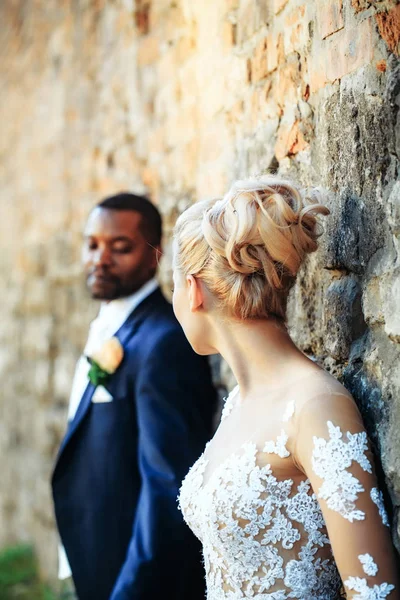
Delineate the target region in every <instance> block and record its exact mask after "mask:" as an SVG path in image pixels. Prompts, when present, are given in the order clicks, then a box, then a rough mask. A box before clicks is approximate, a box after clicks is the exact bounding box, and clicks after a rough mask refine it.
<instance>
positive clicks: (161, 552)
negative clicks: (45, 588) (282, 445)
mask: <svg viewBox="0 0 400 600" xmlns="http://www.w3.org/2000/svg"><path fill="white" fill-rule="evenodd" d="M160 244H161V217H160V214H159V212H158V210H157V209H156V208H155V207H154V205H153V204H151V202H150V201H149V200H147V198H145V197H142V196H136V195H134V194H127V193H126V194H125V193H124V194H118V195H116V196H112V197H110V198H107V199H106V200H104V201H103V202H101V203H100V204H98V205H97V207H96V208H94V210H92V212H91V213H90V215H89V219H88V222H87V225H86V229H85V241H84V249H83V262H84V268H85V271H86V277H87V286H88V289H89V291H90V294H91V296H92V298H94V299H96V300H100V301H101V302H102V304H101V308H100V313H99V316H98V317H97V319H95V320H94V321H93V323H92V324H91V327H90V332H89V337H88V340H87V343H86V347H85V350H84V355H83V356H82V357H81V358H80V360H79V362H78V365H77V368H76V372H75V377H74V381H73V385H72V391H71V398H70V408H69V424H68V429H67V433H66V435H65V438H64V440H63V442H62V444H61V447H60V450H59V454H58V457H57V462H56V466H55V469H54V473H53V478H52V486H53V497H54V506H55V514H56V520H57V525H58V529H59V532H60V537H61V540H62V547H61V548H60V550H61V552H60V577H61V578H66V577H68V576H71V573H72V577H73V581H74V585H75V588H76V592H77V595H78V598H79V600H155V599H156V598H160V599H161V598H162V600H199V599H200V598H204V593H205V592H204V576H203V565H202V562H201V554H200V546H199V544H198V541H197V540H196V539H195V538H194V536H193V534H192V533H191V532H190V530H189V528H188V527H187V526H186V525H185V524H184V522H183V521H182V517H181V515H180V512H179V510H178V508H177V501H176V498H177V494H178V490H179V487H180V484H181V481H182V479H183V477H184V476H185V475H186V473H187V471H188V469H189V467H190V466H191V465H192V464H193V463H194V462H195V460H196V459H197V458H198V456H199V455H200V454H201V452H202V451H203V448H204V445H205V443H206V442H207V440H208V439H209V437H210V436H211V429H212V417H213V413H214V410H215V406H216V393H215V390H214V388H213V385H212V383H211V377H210V371H209V367H208V363H207V362H206V360H205V359H204V358H202V357H200V356H198V355H196V354H195V353H194V352H193V350H192V349H191V347H190V345H189V343H188V342H187V341H186V338H185V336H184V334H183V331H182V330H181V328H180V326H179V324H178V322H177V321H176V320H175V317H174V315H173V312H172V308H171V306H170V304H169V303H168V302H167V301H166V300H165V299H164V297H163V295H162V294H161V291H160V289H159V287H158V284H157V282H156V280H155V274H156V270H157V264H158V259H159V256H160V252H161V247H160ZM114 336H115V338H117V339H115V338H114ZM111 338H114V339H113V340H112V341H111V342H110V339H111ZM87 357H89V358H90V357H91V358H92V360H95V362H96V363H97V366H95V367H94V368H90V367H91V364H90V363H89V361H88V360H87ZM92 364H93V363H92ZM101 367H102V368H101ZM89 371H90V372H89ZM96 377H97V379H96Z"/></svg>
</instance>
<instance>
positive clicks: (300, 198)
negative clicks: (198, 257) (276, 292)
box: [203, 176, 329, 289]
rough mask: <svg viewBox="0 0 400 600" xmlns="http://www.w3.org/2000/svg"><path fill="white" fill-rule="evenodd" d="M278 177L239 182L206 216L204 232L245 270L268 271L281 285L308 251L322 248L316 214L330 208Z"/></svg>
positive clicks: (236, 267) (246, 272) (249, 272)
mask: <svg viewBox="0 0 400 600" xmlns="http://www.w3.org/2000/svg"><path fill="white" fill-rule="evenodd" d="M315 195H316V194H315V191H314V193H313V196H308V197H307V196H305V195H303V194H302V193H301V191H300V190H299V188H298V187H296V186H295V185H294V184H292V183H290V182H288V181H285V180H283V179H278V178H277V177H271V176H270V177H262V178H259V179H250V180H245V181H237V182H236V183H235V184H234V185H233V186H232V187H231V189H230V190H229V192H228V193H227V194H226V195H225V196H224V198H223V199H222V200H221V201H218V202H216V203H215V204H214V205H213V206H212V207H211V208H210V209H209V210H208V211H207V212H206V213H205V215H204V219H203V233H204V236H205V238H206V240H207V242H208V243H209V245H210V246H211V248H212V249H213V250H214V251H215V252H218V254H220V255H221V256H225V258H226V260H227V261H228V264H229V266H230V268H231V269H233V270H234V271H236V272H237V273H241V274H243V275H253V274H260V275H264V276H265V278H266V280H267V282H268V283H269V285H272V286H274V287H275V288H277V289H281V288H282V286H284V284H285V281H284V279H285V275H287V276H289V277H290V276H291V277H295V275H296V273H297V271H298V269H299V267H300V265H301V263H302V261H303V260H304V257H305V255H306V254H308V253H310V252H314V251H315V250H316V249H317V238H318V236H319V232H318V231H317V221H316V215H317V214H329V210H328V209H327V208H326V207H325V206H323V205H322V204H320V203H317V202H316V199H315Z"/></svg>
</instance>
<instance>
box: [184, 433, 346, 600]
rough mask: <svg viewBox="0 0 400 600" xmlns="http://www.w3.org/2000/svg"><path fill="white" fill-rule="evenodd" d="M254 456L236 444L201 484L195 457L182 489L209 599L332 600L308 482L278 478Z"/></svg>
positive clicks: (332, 575) (333, 581) (334, 581)
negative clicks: (236, 448)
mask: <svg viewBox="0 0 400 600" xmlns="http://www.w3.org/2000/svg"><path fill="white" fill-rule="evenodd" d="M284 439H286V434H285V438H282V441H283V440H284ZM276 444H278V442H277V443H276ZM267 447H269V444H267ZM274 449H275V447H274ZM261 455H263V461H265V459H266V458H267V455H266V454H265V453H263V452H260V451H259V450H258V449H257V446H256V444H254V443H246V444H243V446H242V447H241V449H240V453H237V454H233V455H231V456H229V457H228V458H227V459H225V460H223V461H222V463H220V464H219V465H218V466H217V467H216V468H214V470H213V471H212V473H211V475H209V476H207V480H206V481H205V480H204V473H205V467H206V466H207V461H206V460H205V459H204V457H202V458H200V459H199V460H198V461H197V463H196V464H195V466H194V467H193V468H192V469H191V471H190V472H189V473H188V475H187V477H186V478H185V480H184V482H183V484H182V488H181V495H180V505H181V510H182V512H183V515H184V517H185V519H186V521H187V523H188V525H189V526H190V527H191V529H192V530H193V531H194V533H195V534H196V535H197V536H198V537H199V539H200V540H201V541H202V543H203V553H204V563H205V569H206V578H207V598H208V600H241V599H250V598H251V600H289V599H291V598H302V599H305V598H306V599H307V600H322V599H324V600H334V599H336V598H337V593H338V589H339V588H340V577H339V574H338V572H337V569H336V565H335V562H334V560H333V557H332V554H331V550H330V543H329V539H328V537H327V533H326V527H325V523H324V519H323V516H322V512H321V509H320V506H319V503H318V500H317V497H316V495H315V494H314V493H313V491H312V488H311V483H310V482H309V480H303V481H300V482H299V483H298V484H296V485H295V484H294V482H293V481H292V480H291V479H282V480H279V479H277V477H275V475H274V474H273V471H272V469H271V466H270V465H269V464H263V461H261V460H259V459H260V458H261Z"/></svg>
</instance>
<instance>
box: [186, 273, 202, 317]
mask: <svg viewBox="0 0 400 600" xmlns="http://www.w3.org/2000/svg"><path fill="white" fill-rule="evenodd" d="M186 284H187V286H188V292H189V306H190V310H191V312H196V311H198V310H199V309H201V308H202V307H203V305H204V292H203V286H202V285H201V283H200V281H199V279H196V277H193V275H187V276H186Z"/></svg>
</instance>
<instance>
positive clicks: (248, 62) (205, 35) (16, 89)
mask: <svg viewBox="0 0 400 600" xmlns="http://www.w3.org/2000/svg"><path fill="white" fill-rule="evenodd" d="M399 10H400V7H399V4H397V2H395V1H394V0H383V1H375V0H370V1H367V0H326V1H324V2H313V1H310V2H304V1H300V0H214V1H213V2H191V1H190V0H175V1H167V0H153V1H150V0H137V1H136V2H134V0H114V1H112V0H79V1H78V2H74V3H72V2H68V1H67V0H47V1H46V2H45V1H44V0H38V1H37V2H29V3H26V2H23V1H22V0H14V1H11V0H5V1H4V2H1V3H0V22H1V23H2V27H1V30H0V51H1V61H0V80H1V85H2V102H1V105H0V122H1V130H2V134H1V136H0V153H1V161H0V174H1V175H0V177H1V187H0V196H1V199H0V228H1V237H0V239H1V248H2V251H1V254H0V272H1V276H2V279H3V281H4V284H5V285H4V286H3V298H2V300H3V302H2V304H3V319H2V325H1V328H0V336H1V341H2V344H1V347H0V369H1V377H2V386H1V397H0V416H1V418H0V456H1V457H2V458H1V471H2V481H3V483H2V486H1V488H0V523H1V527H0V544H1V545H2V544H5V543H9V542H11V541H15V540H21V539H29V540H31V539H33V540H34V541H35V542H36V544H37V547H38V550H39V552H40V557H41V562H42V566H43V571H44V572H45V573H46V574H47V575H50V576H54V573H55V564H56V561H55V543H56V536H55V532H54V525H53V518H52V512H51V503H50V495H49V488H48V479H49V475H50V471H51V466H52V463H53V460H54V454H55V451H56V449H57V446H58V444H59V441H60V438H61V436H62V433H63V429H64V425H65V418H66V406H67V398H68V393H69V387H70V382H71V377H72V373H73V369H74V363H75V360H76V358H77V356H78V354H79V352H80V349H81V347H82V344H83V342H84V339H85V335H86V331H87V324H88V322H89V320H90V318H91V316H92V315H93V312H94V310H95V306H93V305H91V304H90V303H89V302H88V300H87V298H86V295H85V292H84V288H83V285H82V280H81V274H80V268H79V254H80V236H81V230H82V225H83V222H84V219H85V215H86V213H87V211H88V209H89V208H90V206H92V205H93V203H94V202H95V201H96V200H98V199H99V198H101V197H102V196H103V195H104V194H108V193H111V192H114V191H117V190H120V189H126V188H129V189H132V190H135V191H138V192H141V191H146V190H147V191H149V192H150V193H151V195H152V197H153V198H154V200H155V201H156V202H157V203H158V204H159V207H160V209H161V211H162V213H163V215H164V219H165V229H166V239H165V253H166V257H165V259H164V262H163V266H162V270H161V277H162V280H163V282H164V283H166V282H167V281H168V280H169V277H170V238H169V236H170V231H171V227H172V225H173V223H174V221H175V219H176V216H177V215H178V214H179V213H180V212H181V211H182V210H183V209H184V208H185V207H186V206H188V205H189V204H190V203H192V202H193V201H194V200H196V199H197V198H200V197H206V196H212V195H218V194H222V193H223V192H224V191H225V190H226V189H227V186H228V185H229V184H230V182H231V181H232V180H233V179H235V178H237V177H242V176H246V175H249V174H253V173H260V172H262V171H265V170H266V169H271V168H272V169H277V168H279V169H280V171H281V172H282V173H284V174H289V175H291V176H293V177H295V178H297V179H298V180H300V181H301V182H302V183H304V184H315V183H318V184H321V185H323V186H324V187H325V188H327V189H328V190H329V191H330V199H329V203H330V208H331V210H332V216H331V217H330V219H329V220H327V223H328V225H327V228H326V229H327V232H326V236H325V238H324V242H323V244H322V247H321V250H320V251H319V252H318V254H317V255H315V256H313V258H312V259H311V260H310V263H309V266H308V270H307V271H305V272H304V273H303V274H301V276H300V278H299V283H298V285H297V287H296V288H295V290H294V293H293V297H292V300H291V304H290V321H291V328H292V332H293V335H294V336H295V338H296V340H297V342H298V344H299V345H300V347H301V348H303V349H304V350H305V351H307V352H308V353H310V354H312V355H313V356H315V357H316V359H318V360H319V361H320V362H322V363H323V364H324V365H325V366H326V367H327V368H328V369H330V370H331V371H332V372H333V373H335V374H337V375H338V376H340V377H342V378H343V379H344V381H345V382H346V384H347V385H348V387H349V388H350V389H351V391H352V392H353V393H354V395H355V397H356V399H357V401H358V403H359V405H360V407H361V409H362V411H363V414H364V417H365V419H366V423H367V426H368V429H369V431H370V434H371V437H372V439H373V440H374V442H375V444H376V446H377V449H378V451H379V455H380V457H381V462H382V469H383V475H382V476H383V478H384V480H385V482H386V485H387V489H388V493H389V496H390V498H391V502H392V505H393V507H394V526H393V534H394V538H395V540H396V543H399V530H398V506H399V505H400V478H399V472H400V437H399V431H398V426H397V423H398V422H399V418H400V402H399V391H400V378H399V355H400V350H399V342H400V317H399V313H398V306H399V300H400V278H399V272H400V271H399V259H398V253H399V247H398V244H399V241H398V240H399V238H398V236H399V231H400V230H399V216H400V208H399V207H400V205H399V198H400V193H399V192H400V184H399V182H398V180H397V179H398V170H399V149H400V132H399V105H400V83H399V81H400V78H399V74H400V66H399V58H398V52H399V35H400V34H399V24H400V14H399ZM396 311H397V312H396ZM222 378H223V380H224V381H226V382H228V385H229V384H230V382H231V379H230V375H229V373H228V372H227V369H226V367H225V366H223V369H222Z"/></svg>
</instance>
